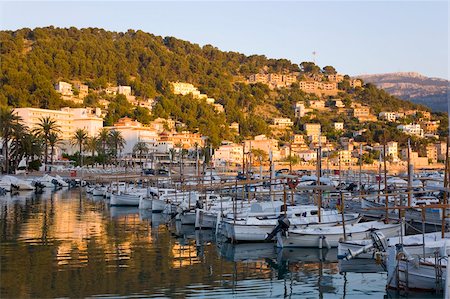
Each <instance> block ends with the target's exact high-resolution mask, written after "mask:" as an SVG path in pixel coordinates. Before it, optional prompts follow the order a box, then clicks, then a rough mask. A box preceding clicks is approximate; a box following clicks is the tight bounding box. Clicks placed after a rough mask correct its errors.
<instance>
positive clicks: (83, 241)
mask: <svg viewBox="0 0 450 299" xmlns="http://www.w3.org/2000/svg"><path fill="white" fill-rule="evenodd" d="M11 199H12V200H11ZM0 208H1V209H0V225H1V226H2V230H1V231H0V239H1V240H2V242H0V249H1V250H0V259H1V260H2V261H7V262H5V263H2V267H1V268H0V274H1V275H0V283H1V285H2V288H1V289H0V297H1V298H23V297H37V298H49V297H52V298H54V297H77V298H83V297H128V296H133V297H161V298H162V297H201V298H205V297H213V298H218V297H221V298H229V297H237V296H239V297H244V298H250V297H258V298H261V297H282V296H283V297H292V298H299V297H313V298H319V297H339V298H342V297H345V294H349V295H352V296H353V297H355V298H360V297H365V296H367V294H371V295H375V296H377V297H378V298H379V297H382V296H383V295H385V294H386V292H385V284H386V274H385V273H381V274H370V273H369V274H360V273H348V272H347V273H346V272H344V274H341V273H340V271H341V270H342V269H340V268H339V267H338V266H339V265H340V264H339V263H338V262H337V259H336V257H337V252H336V249H332V250H326V249H322V250H319V249H313V248H306V249H305V248H286V249H283V250H279V249H277V248H276V247H275V246H274V244H273V243H250V244H248V243H242V244H241V243H239V244H230V243H226V242H225V243H223V242H220V240H216V237H215V230H195V228H194V227H193V226H183V225H181V223H180V222H177V221H176V220H174V219H172V220H171V217H170V216H165V215H164V214H161V213H159V214H158V213H151V211H145V210H139V209H138V208H136V207H111V208H110V207H109V204H108V200H103V199H98V200H97V199H93V198H92V197H90V196H89V195H86V194H85V193H84V191H83V192H80V190H79V189H71V190H61V191H54V190H47V189H46V190H44V193H43V194H32V193H24V194H21V195H20V196H19V197H14V198H8V197H7V196H5V197H3V198H0ZM365 262H366V263H367V261H365ZM364 266H365V265H364ZM361 268H364V267H361ZM364 269H365V270H367V267H365V268H364ZM347 278H348V279H347ZM368 280H370V283H367V281H368ZM42 281H51V284H45V283H44V284H42V283H40V282H42ZM347 284H348V286H347ZM347 290H348V291H347Z"/></svg>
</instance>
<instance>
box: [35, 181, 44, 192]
mask: <svg viewBox="0 0 450 299" xmlns="http://www.w3.org/2000/svg"><path fill="white" fill-rule="evenodd" d="M33 185H34V188H35V190H34V191H35V192H37V193H41V192H42V191H43V190H44V188H45V185H44V184H43V183H41V182H39V181H34V182H33Z"/></svg>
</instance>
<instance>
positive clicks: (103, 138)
mask: <svg viewBox="0 0 450 299" xmlns="http://www.w3.org/2000/svg"><path fill="white" fill-rule="evenodd" d="M97 140H98V142H99V143H100V145H101V149H102V151H101V155H102V164H103V168H105V159H106V145H107V144H108V140H109V130H108V129H106V128H102V129H101V130H100V131H99V132H98V135H97Z"/></svg>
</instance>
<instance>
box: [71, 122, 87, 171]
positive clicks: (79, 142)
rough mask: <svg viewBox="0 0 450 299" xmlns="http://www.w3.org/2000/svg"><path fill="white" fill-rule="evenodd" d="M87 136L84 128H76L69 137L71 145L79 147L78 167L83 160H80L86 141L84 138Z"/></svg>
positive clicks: (81, 164) (81, 165)
mask: <svg viewBox="0 0 450 299" xmlns="http://www.w3.org/2000/svg"><path fill="white" fill-rule="evenodd" d="M87 138H88V134H87V132H86V130H84V129H77V130H76V131H75V133H74V134H73V136H72V138H71V139H70V143H71V144H72V145H74V146H75V145H76V146H78V148H79V149H80V152H79V157H80V158H79V161H78V163H79V164H80V167H83V160H82V152H83V144H84V143H85V142H86V139H87Z"/></svg>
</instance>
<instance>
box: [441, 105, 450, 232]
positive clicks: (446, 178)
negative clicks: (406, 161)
mask: <svg viewBox="0 0 450 299" xmlns="http://www.w3.org/2000/svg"><path fill="white" fill-rule="evenodd" d="M449 109H450V108H449ZM449 130H450V128H449ZM449 145H450V135H449V136H447V144H446V148H445V167H444V196H443V197H442V204H444V205H446V204H447V193H448V190H447V189H448V187H449V186H448V185H449V179H450V177H449V176H450V169H449V166H450V165H449V163H450V161H449V150H448V147H449ZM446 212H447V209H445V208H443V209H442V223H441V226H442V231H441V234H442V238H444V237H445V222H446V220H447V213H446Z"/></svg>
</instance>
